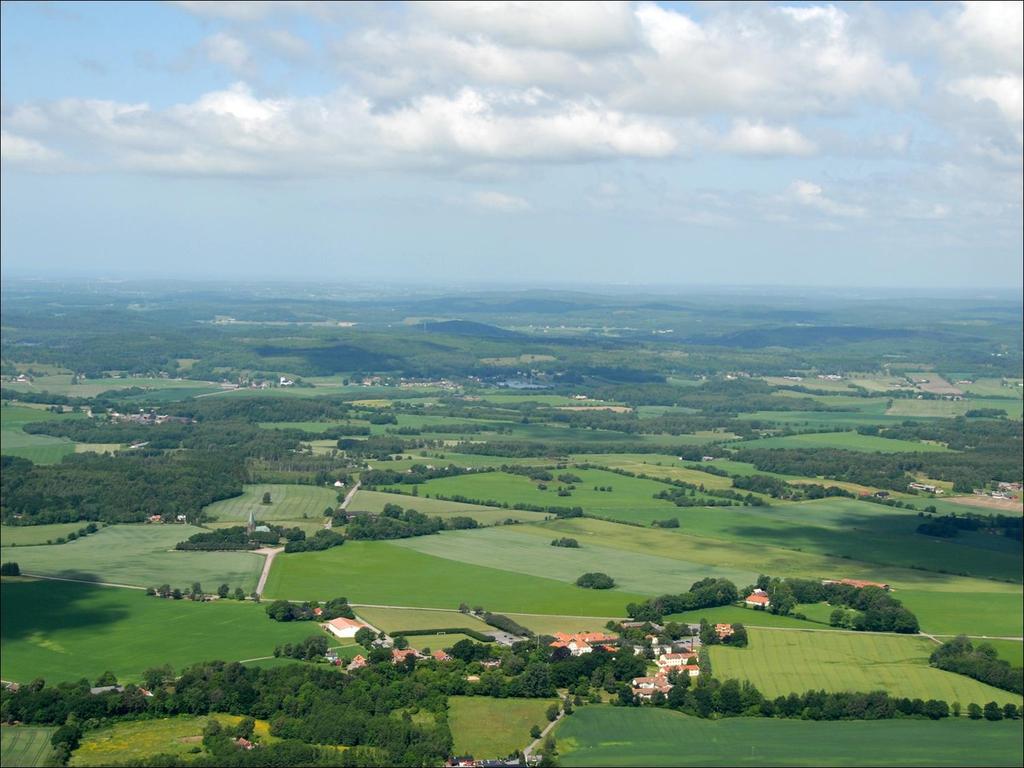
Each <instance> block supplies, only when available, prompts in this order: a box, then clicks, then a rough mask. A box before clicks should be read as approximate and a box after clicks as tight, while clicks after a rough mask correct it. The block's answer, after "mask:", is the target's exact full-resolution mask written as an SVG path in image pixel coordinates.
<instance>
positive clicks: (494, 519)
mask: <svg viewBox="0 0 1024 768" xmlns="http://www.w3.org/2000/svg"><path fill="white" fill-rule="evenodd" d="M385 504H398V505H399V506H401V507H405V508H406V509H415V510H417V511H418V512H422V513H423V514H425V515H436V516H437V517H456V516H463V517H472V518H473V519H474V520H476V521H477V522H478V523H480V524H481V525H496V524H497V523H501V522H504V521H505V520H508V519H512V520H518V521H519V522H522V523H529V522H537V521H541V520H544V519H545V518H547V517H549V515H546V514H544V513H543V512H525V511H522V510H518V509H500V508H496V507H485V506H482V505H480V504H460V503H459V502H457V501H442V500H441V499H428V498H425V497H423V496H407V495H405V494H401V493H384V492H381V491H363V490H360V491H358V492H356V495H355V496H354V497H353V499H352V501H351V503H350V504H349V506H348V508H349V509H350V510H352V511H358V512H378V513H379V512H380V511H381V510H383V509H384V505H385Z"/></svg>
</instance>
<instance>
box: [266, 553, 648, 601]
mask: <svg viewBox="0 0 1024 768" xmlns="http://www.w3.org/2000/svg"><path fill="white" fill-rule="evenodd" d="M339 594H341V595H345V596H346V597H348V599H349V600H350V601H352V602H353V603H362V604H370V605H384V606H387V605H407V606H412V607H416V608H457V607H458V606H459V603H461V602H463V601H464V602H466V603H469V604H470V605H482V606H483V607H485V608H487V609H488V610H490V611H495V612H499V613H503V612H506V611H521V612H533V613H555V614H574V613H580V614H585V615H594V616H622V615H625V613H624V612H625V607H626V604H627V603H629V602H633V601H635V600H637V599H639V597H640V596H639V595H635V594H631V593H629V592H619V591H617V590H605V591H601V590H587V589H580V588H579V587H576V586H573V585H571V584H566V583H564V582H561V581H556V580H554V579H546V578H539V577H536V576H529V575H526V574H520V573H512V572H510V571H503V570H498V569H497V568H487V567H482V566H477V565H469V564H459V565H453V562H452V561H451V560H446V559H444V558H440V557H432V556H430V555H425V554H421V553H419V552H415V551H413V550H411V549H408V548H406V547H402V546H398V545H396V544H393V543H390V542H382V541H372V542H366V541H350V542H348V543H346V544H345V546H343V547H336V548H334V549H329V550H326V551H324V552H304V553H300V554H290V555H289V554H283V555H278V557H277V558H276V559H275V560H274V566H273V568H272V569H271V571H270V578H269V579H268V580H267V585H266V589H265V596H266V597H273V598H285V599H288V600H327V599H330V598H331V597H336V596H337V595H339Z"/></svg>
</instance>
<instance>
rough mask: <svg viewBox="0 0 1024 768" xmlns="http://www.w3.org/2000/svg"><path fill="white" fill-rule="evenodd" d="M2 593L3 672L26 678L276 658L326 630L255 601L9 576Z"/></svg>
mask: <svg viewBox="0 0 1024 768" xmlns="http://www.w3.org/2000/svg"><path fill="white" fill-rule="evenodd" d="M212 586H214V587H215V586H216V585H212ZM207 588H209V587H207ZM0 591H2V597H3V601H2V607H0V609H2V611H3V614H2V615H3V628H4V631H3V653H2V655H0V675H2V677H3V679H4V680H14V681H19V682H25V681H28V680H31V679H33V678H35V677H45V678H46V680H47V682H50V683H55V682H59V681H62V680H78V679H80V678H82V677H87V678H89V679H90V680H94V679H95V678H97V677H99V676H100V674H102V673H103V672H104V671H106V670H110V671H112V672H113V673H114V674H116V675H117V677H118V679H119V680H121V681H122V682H125V681H127V682H132V681H139V680H140V679H141V678H142V673H143V671H144V670H146V669H147V668H149V667H153V666H159V665H161V664H172V665H173V666H174V667H175V668H176V669H180V668H181V667H183V666H185V665H186V664H191V663H193V662H197V661H202V660H204V659H205V660H212V659H224V660H226V661H241V660H243V659H250V658H256V657H260V656H270V655H271V654H272V653H273V651H274V646H275V645H278V644H279V643H285V642H292V643H294V642H298V641H301V640H304V639H305V638H307V637H309V636H310V635H315V634H317V633H319V632H321V630H320V629H319V627H318V626H317V625H316V624H315V623H313V622H276V621H271V620H270V619H269V618H267V615H266V613H265V611H264V610H263V608H262V607H261V606H258V605H255V604H254V603H252V602H248V601H246V602H237V601H234V600H218V601H215V602H212V603H193V602H192V601H190V600H162V599H160V598H156V597H147V596H146V595H145V594H144V593H143V592H140V591H138V590H134V589H118V588H115V587H99V586H92V585H88V584H73V583H69V582H57V581H42V580H36V579H4V581H3V582H2V583H0ZM40 606H47V607H48V608H47V610H40Z"/></svg>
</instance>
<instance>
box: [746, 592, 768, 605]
mask: <svg viewBox="0 0 1024 768" xmlns="http://www.w3.org/2000/svg"><path fill="white" fill-rule="evenodd" d="M743 604H744V605H748V606H750V607H751V608H767V607H768V606H770V605H771V604H772V601H771V600H770V599H769V598H768V593H767V592H765V591H764V590H763V589H755V590H754V591H753V592H751V593H750V594H749V595H747V596H746V597H745V598H743Z"/></svg>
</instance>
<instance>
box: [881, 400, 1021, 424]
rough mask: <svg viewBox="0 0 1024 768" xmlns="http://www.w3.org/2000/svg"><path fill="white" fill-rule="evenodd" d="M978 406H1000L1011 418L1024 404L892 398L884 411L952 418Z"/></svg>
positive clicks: (914, 415)
mask: <svg viewBox="0 0 1024 768" xmlns="http://www.w3.org/2000/svg"><path fill="white" fill-rule="evenodd" d="M978 408H1002V409H1003V410H1004V411H1006V413H1007V415H1008V416H1009V418H1011V419H1019V418H1020V417H1021V412H1022V410H1024V406H1022V404H1021V400H1020V399H1009V398H1006V399H1003V398H996V397H990V398H980V397H979V398H971V399H969V400H902V399H901V400H893V401H892V407H891V408H889V410H887V411H886V414H887V415H889V416H899V417H900V418H906V417H908V416H913V417H919V418H920V417H934V418H940V417H941V418H952V417H954V416H963V415H964V414H965V413H967V411H971V410H976V409H978Z"/></svg>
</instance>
